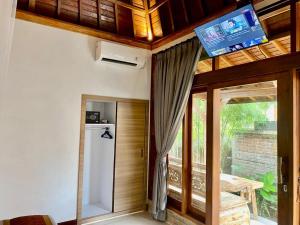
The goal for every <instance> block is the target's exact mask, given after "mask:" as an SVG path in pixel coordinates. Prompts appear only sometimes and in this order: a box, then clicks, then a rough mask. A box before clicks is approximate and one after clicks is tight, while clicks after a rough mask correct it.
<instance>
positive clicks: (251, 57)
mask: <svg viewBox="0 0 300 225" xmlns="http://www.w3.org/2000/svg"><path fill="white" fill-rule="evenodd" d="M241 53H242V54H243V55H244V56H245V57H246V58H247V59H248V60H250V61H251V62H254V61H256V58H255V57H254V56H253V55H251V54H250V53H249V52H248V51H247V50H241Z"/></svg>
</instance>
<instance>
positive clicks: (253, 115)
mask: <svg viewBox="0 0 300 225" xmlns="http://www.w3.org/2000/svg"><path fill="white" fill-rule="evenodd" d="M220 98H221V109H220V120H221V121H220V122H221V123H220V126H221V127H220V128H221V129H220V144H221V146H220V151H221V171H220V172H221V175H220V186H221V195H220V198H221V206H220V224H241V225H243V224H245V225H276V224H277V218H278V193H277V158H278V157H277V155H278V153H277V82H276V81H268V82H261V83H255V84H247V85H240V86H234V87H226V88H222V89H220Z"/></svg>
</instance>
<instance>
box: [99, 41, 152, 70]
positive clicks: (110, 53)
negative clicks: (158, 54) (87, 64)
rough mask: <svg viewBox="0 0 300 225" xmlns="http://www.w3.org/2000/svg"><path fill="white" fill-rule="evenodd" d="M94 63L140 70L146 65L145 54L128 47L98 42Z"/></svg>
mask: <svg viewBox="0 0 300 225" xmlns="http://www.w3.org/2000/svg"><path fill="white" fill-rule="evenodd" d="M96 61H98V62H101V63H110V64H113V63H114V64H118V65H120V66H121V65H122V66H130V67H131V68H134V69H142V68H143V67H144V66H145V64H146V52H145V51H143V50H141V49H138V48H133V47H130V46H125V45H120V44H115V43H111V42H106V41H99V42H98V43H97V48H96Z"/></svg>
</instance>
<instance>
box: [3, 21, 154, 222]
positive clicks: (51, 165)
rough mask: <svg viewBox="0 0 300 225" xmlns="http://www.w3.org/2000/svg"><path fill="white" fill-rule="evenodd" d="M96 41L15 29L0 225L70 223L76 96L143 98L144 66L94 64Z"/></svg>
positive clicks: (6, 93) (19, 25)
mask: <svg viewBox="0 0 300 225" xmlns="http://www.w3.org/2000/svg"><path fill="white" fill-rule="evenodd" d="M96 40H97V39H96V38H92V37H87V36H85V35H81V34H77V33H72V32H68V31H64V30H59V29H55V28H51V27H46V26H42V25H37V24H33V23H29V22H25V21H19V20H17V21H16V25H15V33H14V42H13V49H12V55H11V62H10V67H9V75H8V77H7V79H6V80H5V85H4V87H5V88H6V89H5V90H3V96H2V97H4V102H3V104H1V105H0V107H1V108H0V180H1V184H0V219H4V218H10V217H15V216H21V215H26V214H49V215H51V216H53V217H54V219H55V220H56V221H57V222H61V221H66V220H71V219H75V217H76V199H77V196H76V194H77V172H78V152H79V127H80V106H81V94H93V95H103V96H116V97H125V98H142V99H148V98H149V92H150V90H149V89H150V67H151V66H150V62H148V66H147V68H145V69H143V70H141V71H139V70H133V69H126V68H124V67H117V66H108V65H100V64H97V63H95V61H94V50H95V43H96ZM149 58H150V57H149ZM149 60H150V59H149ZM1 93H2V92H1Z"/></svg>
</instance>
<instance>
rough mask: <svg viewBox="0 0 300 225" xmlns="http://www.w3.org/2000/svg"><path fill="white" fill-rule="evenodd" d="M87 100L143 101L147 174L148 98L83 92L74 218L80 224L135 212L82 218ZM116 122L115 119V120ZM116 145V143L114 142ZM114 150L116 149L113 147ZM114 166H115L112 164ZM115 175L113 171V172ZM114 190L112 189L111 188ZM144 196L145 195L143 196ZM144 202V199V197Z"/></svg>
mask: <svg viewBox="0 0 300 225" xmlns="http://www.w3.org/2000/svg"><path fill="white" fill-rule="evenodd" d="M88 101H95V102H115V103H116V107H117V105H118V102H126V103H143V104H145V106H146V120H145V121H146V123H145V136H146V137H147V138H145V171H146V174H148V166H147V164H148V146H149V144H148V127H149V125H148V123H149V100H143V99H128V98H118V97H107V96H98V95H88V94H83V95H82V96H81V116H80V139H79V161H78V184H77V185H78V187H77V210H76V219H77V224H78V225H81V224H83V223H92V222H98V221H102V220H106V219H109V218H113V217H119V216H124V215H128V214H131V213H135V211H134V210H128V211H123V212H118V213H110V214H106V215H101V216H94V217H90V218H82V217H81V214H82V193H83V190H82V189H83V168H84V141H85V119H86V103H87V102H88ZM116 118H117V108H116ZM116 123H117V121H116ZM115 145H116V143H115ZM115 150H116V149H115ZM114 167H115V166H114ZM114 176H115V172H114ZM145 190H147V176H146V177H145ZM112 191H113V192H114V190H112ZM145 198H146V197H145ZM145 202H146V199H145Z"/></svg>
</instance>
